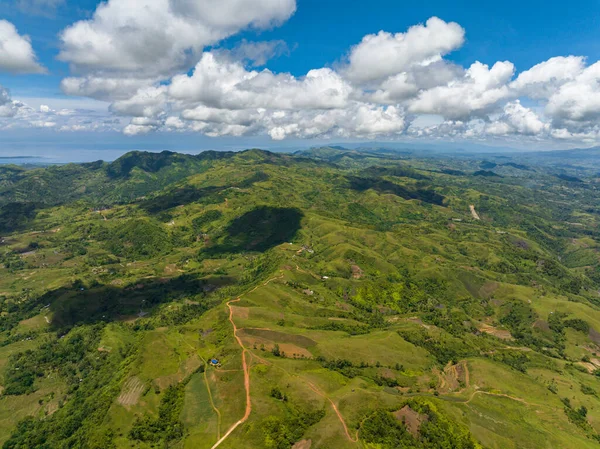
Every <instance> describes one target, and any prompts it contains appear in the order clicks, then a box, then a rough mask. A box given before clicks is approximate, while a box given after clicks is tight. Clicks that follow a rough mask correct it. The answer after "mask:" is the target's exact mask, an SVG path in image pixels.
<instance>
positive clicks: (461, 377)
mask: <svg viewBox="0 0 600 449" xmlns="http://www.w3.org/2000/svg"><path fill="white" fill-rule="evenodd" d="M433 373H434V374H435V375H436V376H437V378H438V380H439V385H438V390H439V391H440V392H441V393H450V392H452V391H458V390H460V389H461V388H463V387H468V386H469V368H468V366H467V362H466V360H462V361H460V362H458V363H457V364H456V365H453V364H452V362H449V363H448V365H446V367H445V368H444V371H440V370H438V369H437V368H434V369H433Z"/></svg>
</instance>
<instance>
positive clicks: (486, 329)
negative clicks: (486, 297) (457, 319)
mask: <svg viewBox="0 0 600 449" xmlns="http://www.w3.org/2000/svg"><path fill="white" fill-rule="evenodd" d="M477 329H479V331H480V332H483V333H486V334H489V335H493V336H494V337H497V338H500V339H502V340H513V336H512V335H511V334H510V332H509V331H507V330H505V329H498V328H495V327H494V326H490V325H489V324H486V323H478V324H477Z"/></svg>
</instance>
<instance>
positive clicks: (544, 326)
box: [533, 320, 550, 332]
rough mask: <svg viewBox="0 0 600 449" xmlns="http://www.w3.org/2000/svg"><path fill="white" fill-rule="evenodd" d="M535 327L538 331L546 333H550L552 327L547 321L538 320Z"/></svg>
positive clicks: (534, 324)
mask: <svg viewBox="0 0 600 449" xmlns="http://www.w3.org/2000/svg"><path fill="white" fill-rule="evenodd" d="M533 327H535V328H536V329H540V330H542V331H544V332H550V325H549V324H548V322H547V321H544V320H536V321H535V323H533Z"/></svg>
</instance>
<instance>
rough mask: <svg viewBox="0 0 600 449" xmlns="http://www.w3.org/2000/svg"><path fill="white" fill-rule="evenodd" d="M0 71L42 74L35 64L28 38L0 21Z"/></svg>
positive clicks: (39, 67) (12, 26)
mask: <svg viewBox="0 0 600 449" xmlns="http://www.w3.org/2000/svg"><path fill="white" fill-rule="evenodd" d="M0 71H5V72H9V73H44V72H45V71H46V70H45V69H44V68H43V67H42V66H41V65H40V64H38V62H37V58H36V56H35V53H34V51H33V48H32V47H31V41H30V39H29V36H21V35H20V34H19V33H18V31H17V29H16V28H15V26H14V25H13V24H12V23H10V22H8V21H6V20H0Z"/></svg>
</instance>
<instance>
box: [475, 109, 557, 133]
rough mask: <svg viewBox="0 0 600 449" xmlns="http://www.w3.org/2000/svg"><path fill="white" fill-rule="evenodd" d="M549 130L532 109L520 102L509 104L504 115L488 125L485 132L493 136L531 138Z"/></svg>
mask: <svg viewBox="0 0 600 449" xmlns="http://www.w3.org/2000/svg"><path fill="white" fill-rule="evenodd" d="M546 130H548V125H547V124H545V123H544V122H543V121H542V120H540V118H539V117H538V115H537V114H536V113H535V112H534V111H532V110H531V109H530V108H526V107H524V106H523V105H521V102H520V101H519V100H516V101H514V102H510V103H507V104H506V105H505V106H504V111H503V114H502V115H501V116H500V117H499V118H498V119H497V120H495V121H493V122H492V123H490V124H488V125H487V126H486V128H485V131H486V132H487V133H488V134H493V135H507V134H524V135H529V136H535V135H539V134H541V133H542V132H544V131H546Z"/></svg>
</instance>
